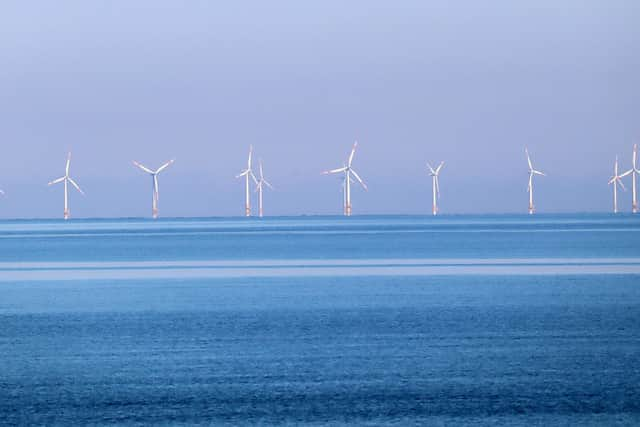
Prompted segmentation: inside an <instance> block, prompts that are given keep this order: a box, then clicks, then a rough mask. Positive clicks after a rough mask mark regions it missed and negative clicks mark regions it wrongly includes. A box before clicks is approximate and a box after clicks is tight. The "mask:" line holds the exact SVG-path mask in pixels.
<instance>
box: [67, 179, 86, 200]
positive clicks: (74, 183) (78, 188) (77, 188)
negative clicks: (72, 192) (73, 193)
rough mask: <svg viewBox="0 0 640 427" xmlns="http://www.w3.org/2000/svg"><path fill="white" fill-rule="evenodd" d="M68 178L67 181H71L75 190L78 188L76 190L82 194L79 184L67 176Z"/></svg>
mask: <svg viewBox="0 0 640 427" xmlns="http://www.w3.org/2000/svg"><path fill="white" fill-rule="evenodd" d="M68 180H69V182H70V183H71V185H73V186H74V187H76V190H78V191H79V192H80V194H82V195H83V196H84V191H82V190H81V189H80V186H79V185H78V184H76V182H75V181H74V180H73V179H71V178H68Z"/></svg>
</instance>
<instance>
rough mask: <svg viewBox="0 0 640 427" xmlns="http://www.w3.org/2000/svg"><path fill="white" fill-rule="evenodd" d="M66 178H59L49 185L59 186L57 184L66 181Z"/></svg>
mask: <svg viewBox="0 0 640 427" xmlns="http://www.w3.org/2000/svg"><path fill="white" fill-rule="evenodd" d="M65 178H66V176H61V177H60V178H58V179H54V180H53V181H51V182H50V183H48V184H47V185H53V184H57V183H59V182H62V181H64V179H65Z"/></svg>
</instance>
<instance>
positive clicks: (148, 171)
mask: <svg viewBox="0 0 640 427" xmlns="http://www.w3.org/2000/svg"><path fill="white" fill-rule="evenodd" d="M133 164H134V165H135V166H137V167H139V168H140V169H142V170H143V171H144V172H146V173H150V174H152V175H153V171H152V170H151V169H149V168H148V167H146V166H144V165H142V164H140V163H138V162H136V161H135V160H134V161H133Z"/></svg>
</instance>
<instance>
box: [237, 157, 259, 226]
mask: <svg viewBox="0 0 640 427" xmlns="http://www.w3.org/2000/svg"><path fill="white" fill-rule="evenodd" d="M252 155H253V146H252V145H250V146H249V159H248V160H247V168H246V169H245V170H243V171H242V172H240V174H239V175H236V178H242V177H243V176H244V177H245V188H244V195H245V197H244V216H251V197H250V194H251V193H250V192H249V178H251V179H253V182H254V183H255V184H256V185H258V180H257V179H256V176H255V175H254V174H253V171H252V170H251V156H252Z"/></svg>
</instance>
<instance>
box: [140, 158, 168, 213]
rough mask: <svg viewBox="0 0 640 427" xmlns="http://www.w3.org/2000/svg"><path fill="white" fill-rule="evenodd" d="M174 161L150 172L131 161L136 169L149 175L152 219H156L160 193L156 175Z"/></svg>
mask: <svg viewBox="0 0 640 427" xmlns="http://www.w3.org/2000/svg"><path fill="white" fill-rule="evenodd" d="M174 161H175V160H174V159H171V160H169V161H168V162H166V163H165V164H163V165H162V166H160V167H159V168H158V169H156V170H155V171H154V170H151V169H149V168H148V167H146V166H145V165H143V164H141V163H138V162H136V161H135V160H134V161H133V164H134V165H135V166H137V167H138V168H140V169H141V170H142V171H143V172H146V173H148V174H149V175H151V185H152V187H151V216H152V217H153V219H156V218H158V201H159V200H160V191H159V188H158V174H159V173H160V172H162V171H163V170H165V169H166V168H168V167H169V166H171V164H172V163H173V162H174Z"/></svg>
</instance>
